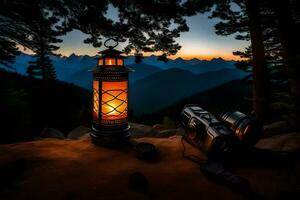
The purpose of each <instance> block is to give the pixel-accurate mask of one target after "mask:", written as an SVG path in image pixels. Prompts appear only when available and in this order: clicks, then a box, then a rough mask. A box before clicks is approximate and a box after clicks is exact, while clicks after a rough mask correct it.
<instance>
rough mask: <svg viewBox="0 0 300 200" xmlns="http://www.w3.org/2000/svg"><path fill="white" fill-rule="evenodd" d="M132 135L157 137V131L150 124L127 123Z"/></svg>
mask: <svg viewBox="0 0 300 200" xmlns="http://www.w3.org/2000/svg"><path fill="white" fill-rule="evenodd" d="M129 125H130V131H131V136H132V137H157V136H158V135H159V132H158V131H157V130H155V129H153V128H152V127H151V126H147V125H143V124H137V123H129Z"/></svg>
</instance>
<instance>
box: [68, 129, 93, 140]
mask: <svg viewBox="0 0 300 200" xmlns="http://www.w3.org/2000/svg"><path fill="white" fill-rule="evenodd" d="M89 132H91V129H90V128H87V127H85V126H78V127H77V128H75V129H73V130H72V131H70V132H69V134H68V136H67V138H68V139H73V140H76V139H79V138H81V137H85V135H87V134H88V133H89Z"/></svg>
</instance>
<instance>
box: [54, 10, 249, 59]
mask: <svg viewBox="0 0 300 200" xmlns="http://www.w3.org/2000/svg"><path fill="white" fill-rule="evenodd" d="M107 16H109V17H110V18H112V19H115V18H116V16H117V10H116V9H114V8H112V7H110V8H109V10H108V13H107ZM216 22H217V19H209V18H208V14H198V15H195V16H192V17H188V18H187V23H188V26H189V28H190V30H189V32H184V33H182V34H181V36H180V37H179V38H177V39H176V41H177V42H178V43H179V44H180V45H181V46H182V48H181V50H180V51H179V52H178V53H177V55H176V56H173V57H172V58H176V57H183V58H186V59H190V58H194V57H195V58H200V59H211V58H213V57H222V58H224V59H238V57H235V56H233V55H232V52H233V51H236V50H242V49H244V48H245V47H247V46H248V45H249V43H248V42H247V41H239V40H236V39H234V36H227V37H225V36H219V35H216V34H215V32H214V25H215V24H216ZM86 37H87V36H86V35H85V34H83V33H81V32H80V31H78V30H73V31H71V32H70V33H68V34H67V35H65V36H63V37H62V39H63V43H62V44H60V47H61V48H60V49H59V51H58V52H59V53H61V54H63V55H66V56H68V55H70V54H72V53H75V54H78V55H85V54H86V55H96V54H97V52H99V49H96V48H94V47H93V46H92V45H89V44H84V43H83V40H84V39H85V38H86ZM121 47H122V45H121Z"/></svg>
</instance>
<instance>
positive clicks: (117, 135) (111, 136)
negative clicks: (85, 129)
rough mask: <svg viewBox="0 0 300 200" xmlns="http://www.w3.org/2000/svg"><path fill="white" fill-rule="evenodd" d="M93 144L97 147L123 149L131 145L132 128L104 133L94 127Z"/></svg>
mask: <svg viewBox="0 0 300 200" xmlns="http://www.w3.org/2000/svg"><path fill="white" fill-rule="evenodd" d="M90 136H91V139H92V143H93V144H95V145H97V146H104V147H111V148H121V147H125V146H128V145H129V137H130V127H129V126H128V127H127V128H125V129H123V130H117V131H103V130H98V129H96V128H95V127H92V132H91V134H90Z"/></svg>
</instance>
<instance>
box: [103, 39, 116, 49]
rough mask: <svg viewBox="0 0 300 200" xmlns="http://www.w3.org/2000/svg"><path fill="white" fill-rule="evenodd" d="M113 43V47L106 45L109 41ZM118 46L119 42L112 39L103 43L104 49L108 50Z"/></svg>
mask: <svg viewBox="0 0 300 200" xmlns="http://www.w3.org/2000/svg"><path fill="white" fill-rule="evenodd" d="M111 40H112V41H114V42H115V43H116V44H115V45H109V46H108V45H107V42H109V41H111ZM118 45H119V42H118V41H117V40H115V39H114V38H108V39H107V40H105V42H104V46H105V47H106V48H109V49H113V48H115V47H116V46H118Z"/></svg>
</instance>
